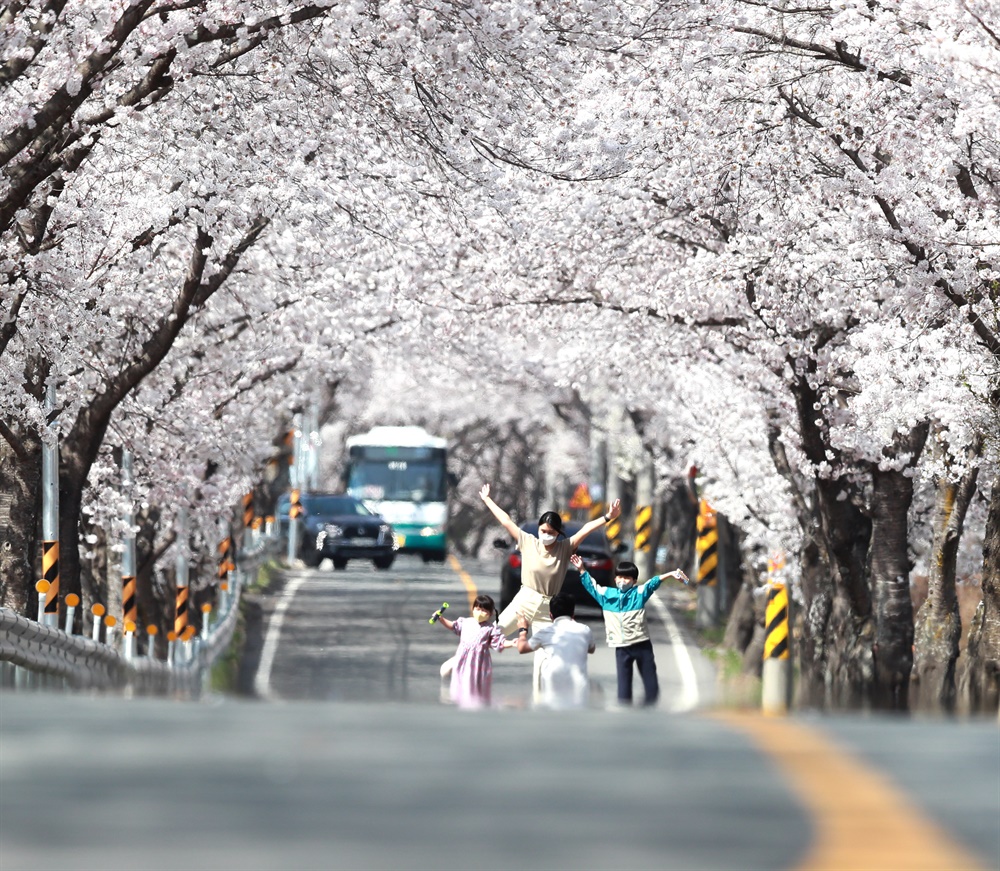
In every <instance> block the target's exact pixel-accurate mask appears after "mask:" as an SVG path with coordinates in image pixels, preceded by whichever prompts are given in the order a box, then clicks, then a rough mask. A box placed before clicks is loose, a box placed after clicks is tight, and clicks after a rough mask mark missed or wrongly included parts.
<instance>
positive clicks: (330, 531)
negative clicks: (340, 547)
mask: <svg viewBox="0 0 1000 871" xmlns="http://www.w3.org/2000/svg"><path fill="white" fill-rule="evenodd" d="M326 535H327V536H328V537H330V538H341V537H343V535H344V530H343V528H342V527H340V526H337V525H336V524H335V523H328V524H327V526H326Z"/></svg>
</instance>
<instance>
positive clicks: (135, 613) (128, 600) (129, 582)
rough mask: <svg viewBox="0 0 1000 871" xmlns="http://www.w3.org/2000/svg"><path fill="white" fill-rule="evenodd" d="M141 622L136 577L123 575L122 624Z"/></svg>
mask: <svg viewBox="0 0 1000 871" xmlns="http://www.w3.org/2000/svg"><path fill="white" fill-rule="evenodd" d="M138 622H139V602H138V599H137V598H136V594H135V575H122V623H138Z"/></svg>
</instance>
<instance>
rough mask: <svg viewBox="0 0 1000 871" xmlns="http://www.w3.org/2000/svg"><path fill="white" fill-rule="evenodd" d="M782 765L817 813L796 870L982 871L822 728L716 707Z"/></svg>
mask: <svg viewBox="0 0 1000 871" xmlns="http://www.w3.org/2000/svg"><path fill="white" fill-rule="evenodd" d="M715 716H716V718H717V719H720V720H721V721H722V722H723V723H725V724H727V725H729V726H731V727H732V728H734V729H736V730H738V731H741V732H744V733H746V734H748V735H749V736H750V738H751V740H752V741H753V742H754V743H755V744H756V745H757V746H758V747H759V748H760V749H761V750H763V751H764V752H766V753H767V754H768V755H769V756H770V757H771V758H772V759H774V761H775V762H776V763H777V765H778V768H779V769H780V770H781V771H782V773H783V774H784V775H785V776H786V778H787V779H788V782H789V785H790V786H791V788H792V790H793V792H795V793H796V794H797V796H798V797H799V799H800V800H801V801H802V802H803V804H804V805H805V807H806V809H807V811H808V812H809V814H810V815H811V817H812V820H813V825H814V827H815V832H816V835H815V838H814V840H813V844H812V846H811V848H810V849H809V851H808V852H807V853H806V855H805V857H804V858H803V860H802V862H801V863H800V864H799V865H798V866H797V871H900V869H904V868H905V869H906V871H982V869H984V866H983V864H982V863H981V862H980V861H979V860H978V859H976V858H974V857H973V856H972V855H971V854H969V853H967V852H966V851H965V850H964V849H963V848H962V847H961V846H959V845H958V844H956V843H955V842H954V841H952V840H951V838H950V837H949V836H948V835H947V834H946V833H945V832H944V831H943V830H942V829H941V827H940V826H938V825H937V824H936V823H935V822H933V821H932V820H930V819H929V818H928V817H927V816H925V815H924V814H923V813H922V812H921V811H920V810H918V809H917V808H916V807H915V806H914V805H913V804H912V802H910V800H909V799H908V798H907V797H906V796H904V795H903V794H902V792H901V791H900V790H899V789H897V788H896V787H895V786H893V785H892V783H891V782H890V781H889V779H888V778H886V777H884V776H883V775H881V774H879V773H877V772H875V771H873V770H870V769H868V768H866V767H865V766H864V765H862V764H861V762H859V761H858V760H857V759H856V758H855V757H854V756H852V755H851V754H850V753H849V752H847V751H846V750H844V749H843V748H841V747H839V746H838V745H837V744H835V743H834V742H833V741H830V740H829V739H827V738H824V737H823V736H821V735H820V734H818V733H817V732H815V731H813V730H811V729H808V728H806V727H805V726H802V725H798V724H795V723H792V722H789V721H788V720H775V719H765V718H764V717H762V716H759V715H752V714H735V713H719V714H716V715H715Z"/></svg>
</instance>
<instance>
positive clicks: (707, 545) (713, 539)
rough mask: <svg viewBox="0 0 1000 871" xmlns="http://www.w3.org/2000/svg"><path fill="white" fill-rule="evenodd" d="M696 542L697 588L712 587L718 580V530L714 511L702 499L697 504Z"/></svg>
mask: <svg viewBox="0 0 1000 871" xmlns="http://www.w3.org/2000/svg"><path fill="white" fill-rule="evenodd" d="M696 525H697V527H698V540H697V542H696V543H695V551H696V552H697V554H698V586H699V587H701V586H706V587H712V586H715V584H716V582H717V580H718V570H719V530H718V524H717V522H716V518H715V511H714V510H712V507H711V506H710V505H709V504H708V501H707V500H706V499H702V500H701V501H700V502H699V504H698V520H697V521H696Z"/></svg>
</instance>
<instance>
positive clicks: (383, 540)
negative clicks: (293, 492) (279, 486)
mask: <svg viewBox="0 0 1000 871" xmlns="http://www.w3.org/2000/svg"><path fill="white" fill-rule="evenodd" d="M299 502H300V504H301V505H302V508H303V509H304V513H303V514H302V515H301V516H300V517H299V520H300V521H301V526H300V527H299V556H300V557H301V559H302V561H303V562H304V563H305V564H306V565H307V566H318V565H319V564H320V562H321V561H322V560H323V559H329V560H331V561H332V562H333V567H334V568H335V569H342V568H345V567H346V566H347V561H348V560H352V559H370V560H371V561H372V562H373V563H374V564H375V568H378V569H388V568H390V567H391V566H392V563H393V560H395V558H396V536H395V533H394V532H393V530H392V527H391V526H390V525H389V524H388V523H386V521H385V518H384V517H382V516H381V515H380V514H375V513H374V512H373V511H371V510H370V509H369V508H368V507H367V506H366V505H365V503H364V502H362V501H361V500H360V499H355V498H354V497H353V496H348V495H346V494H341V493H303V494H302V495H301V496H300V498H299ZM288 505H289V497H288V494H285V495H284V496H282V497H281V498H280V499H278V506H277V509H278V510H277V518H278V525H279V529H280V530H282V532H283V533H284V534H285V535H287V530H288Z"/></svg>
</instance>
